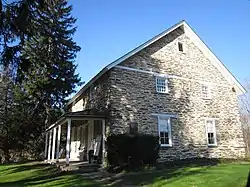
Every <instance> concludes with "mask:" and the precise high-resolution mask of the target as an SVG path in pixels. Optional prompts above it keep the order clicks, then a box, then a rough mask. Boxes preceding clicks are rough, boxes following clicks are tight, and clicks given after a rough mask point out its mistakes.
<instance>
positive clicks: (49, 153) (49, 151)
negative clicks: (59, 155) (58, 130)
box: [47, 130, 52, 161]
mask: <svg viewBox="0 0 250 187" xmlns="http://www.w3.org/2000/svg"><path fill="white" fill-rule="evenodd" d="M48 133H49V149H48V159H47V160H48V161H50V158H51V139H52V132H51V130H50V131H49V132H48Z"/></svg>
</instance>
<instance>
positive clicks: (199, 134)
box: [46, 21, 245, 161]
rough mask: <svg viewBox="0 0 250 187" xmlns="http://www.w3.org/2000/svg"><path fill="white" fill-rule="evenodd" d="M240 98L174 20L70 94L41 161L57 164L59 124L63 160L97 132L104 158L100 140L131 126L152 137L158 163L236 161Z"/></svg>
mask: <svg viewBox="0 0 250 187" xmlns="http://www.w3.org/2000/svg"><path fill="white" fill-rule="evenodd" d="M243 93H245V89H244V88H243V87H242V86H241V85H240V83H239V82H238V81H237V80H236V79H235V77H234V76H233V75H232V74H231V73H230V72H229V70H228V69H226V67H225V66H224V65H223V64H222V62H221V61H220V60H219V59H218V58H217V57H216V56H215V55H214V54H213V53H212V51H211V50H210V49H209V48H208V47H207V46H206V45H205V44H204V43H203V41H202V40H201V39H200V38H199V36H197V34H196V33H195V32H194V31H193V30H192V29H191V28H190V26H189V25H188V24H187V23H186V22H185V21H181V22H179V23H177V24H176V25H174V26H172V27H171V28H169V29H168V30H166V31H164V32H162V33H160V34H159V35H157V36H155V37H154V38H152V39H150V40H149V41H147V42H146V43H144V44H142V45H140V46H139V47H137V48H135V49H134V50H132V51H130V52H129V53H127V54H125V55H124V56H122V57H121V58H119V59H117V60H116V61H114V62H112V63H111V64H109V65H108V66H106V67H105V68H104V69H102V70H101V71H100V72H99V73H98V74H97V75H96V76H95V77H94V78H92V79H91V80H90V81H89V82H88V83H87V84H86V85H84V86H83V88H82V89H81V90H80V91H79V92H78V93H77V94H76V95H74V96H73V98H72V99H71V100H70V101H69V103H68V105H67V112H66V113H65V115H64V116H63V117H62V118H61V119H60V120H59V121H58V122H56V123H55V124H53V125H52V126H51V127H49V128H48V129H47V132H48V133H47V134H48V136H47V137H48V138H47V139H48V141H47V139H46V142H47V144H46V145H47V147H46V149H47V150H49V151H46V152H47V153H48V155H49V158H48V159H56V158H57V159H58V157H57V156H56V154H54V153H55V152H56V151H55V140H56V139H58V138H56V134H58V136H57V137H60V133H57V129H60V131H61V125H63V124H67V132H68V139H67V146H66V150H67V153H68V154H67V161H69V157H70V160H74V159H77V160H81V157H80V156H79V155H80V151H79V146H81V145H84V146H85V148H86V149H87V150H89V149H90V148H89V146H90V144H91V142H92V140H93V139H95V137H97V136H98V135H100V136H102V137H103V138H102V143H101V150H102V151H101V152H102V157H104V153H105V150H104V149H103V147H104V146H103V145H104V143H105V139H106V137H107V136H108V135H109V134H112V133H127V132H129V131H131V129H132V128H134V127H136V130H138V132H140V133H148V134H154V135H156V136H159V143H160V145H161V149H160V156H161V159H167V160H173V159H184V158H194V157H209V158H240V157H244V156H245V144H244V141H243V134H242V130H241V123H240V119H239V108H238V104H237V97H238V96H239V95H240V94H243ZM52 131H53V132H54V133H52ZM52 139H53V141H52ZM51 144H53V145H51ZM59 144H60V138H59ZM53 146H54V147H53ZM48 147H49V148H48ZM51 149H52V151H51ZM53 151H54V152H53ZM51 152H52V156H51ZM55 157H56V158H55Z"/></svg>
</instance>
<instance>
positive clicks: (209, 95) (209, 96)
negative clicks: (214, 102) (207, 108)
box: [201, 84, 212, 100]
mask: <svg viewBox="0 0 250 187" xmlns="http://www.w3.org/2000/svg"><path fill="white" fill-rule="evenodd" d="M202 86H206V87H207V89H208V97H204V95H203V91H202ZM201 98H202V99H208V100H209V99H212V92H211V86H210V85H208V84H202V85H201Z"/></svg>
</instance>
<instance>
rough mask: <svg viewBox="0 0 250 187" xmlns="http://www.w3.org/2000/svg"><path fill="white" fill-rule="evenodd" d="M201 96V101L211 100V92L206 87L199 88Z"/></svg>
mask: <svg viewBox="0 0 250 187" xmlns="http://www.w3.org/2000/svg"><path fill="white" fill-rule="evenodd" d="M201 95H202V98H203V99H211V91H210V88H209V86H208V85H205V84H203V85H202V86H201Z"/></svg>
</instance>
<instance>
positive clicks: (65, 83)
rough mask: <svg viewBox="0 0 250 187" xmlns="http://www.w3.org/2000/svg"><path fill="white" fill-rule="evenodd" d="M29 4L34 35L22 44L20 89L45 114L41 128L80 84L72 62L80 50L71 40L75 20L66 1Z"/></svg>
mask: <svg viewBox="0 0 250 187" xmlns="http://www.w3.org/2000/svg"><path fill="white" fill-rule="evenodd" d="M52 2H53V3H47V2H45V4H46V6H44V8H43V9H42V10H41V9H39V3H38V1H37V3H35V4H33V10H34V11H33V12H32V13H33V14H34V15H33V16H32V17H33V18H34V19H32V20H31V25H33V28H35V29H36V33H34V34H33V35H32V36H30V37H28V39H27V40H25V42H24V46H23V50H22V52H21V54H22V56H21V58H22V63H21V66H20V67H24V66H22V65H24V64H28V68H27V69H25V68H22V71H21V72H20V78H21V79H20V80H21V82H22V84H23V85H24V89H25V90H26V91H27V92H28V94H29V95H31V96H33V97H34V98H35V99H36V100H37V102H38V103H40V104H42V105H43V107H44V108H45V111H46V120H45V127H47V126H48V125H49V124H50V123H51V113H52V111H53V110H55V109H60V108H62V107H63V106H64V104H65V103H66V102H67V100H66V98H67V97H68V96H70V95H71V94H72V93H73V92H74V91H75V89H76V86H78V85H80V78H79V76H78V74H75V70H76V65H75V64H74V59H75V57H76V53H77V52H78V51H79V50H80V47H79V46H77V45H76V43H75V42H74V41H73V39H72V36H73V34H74V33H75V31H76V28H75V27H74V24H75V22H76V19H75V18H73V17H72V16H71V10H72V6H69V5H68V4H67V1H66V0H56V1H52Z"/></svg>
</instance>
